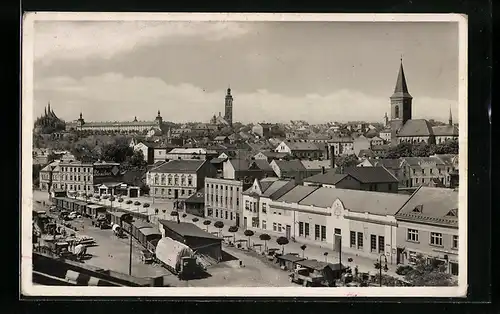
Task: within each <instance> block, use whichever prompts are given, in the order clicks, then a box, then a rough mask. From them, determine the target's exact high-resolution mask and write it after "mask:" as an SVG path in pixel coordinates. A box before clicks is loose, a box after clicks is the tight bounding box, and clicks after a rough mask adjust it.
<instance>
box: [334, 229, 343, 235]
mask: <svg viewBox="0 0 500 314" xmlns="http://www.w3.org/2000/svg"><path fill="white" fill-rule="evenodd" d="M334 232H335V234H336V235H342V231H341V230H340V229H339V228H335V230H334Z"/></svg>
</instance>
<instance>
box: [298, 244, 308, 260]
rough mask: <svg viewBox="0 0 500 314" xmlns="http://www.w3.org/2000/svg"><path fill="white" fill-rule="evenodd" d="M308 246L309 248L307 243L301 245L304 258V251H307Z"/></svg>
mask: <svg viewBox="0 0 500 314" xmlns="http://www.w3.org/2000/svg"><path fill="white" fill-rule="evenodd" d="M306 248H307V245H305V244H302V245H301V246H300V249H301V250H302V258H304V253H305V250H306Z"/></svg>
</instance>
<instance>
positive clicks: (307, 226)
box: [304, 222, 309, 237]
mask: <svg viewBox="0 0 500 314" xmlns="http://www.w3.org/2000/svg"><path fill="white" fill-rule="evenodd" d="M304 226H305V227H304V228H305V230H304V234H305V236H306V237H308V236H309V223H307V222H306V223H305V224H304Z"/></svg>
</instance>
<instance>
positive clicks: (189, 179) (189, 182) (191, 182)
mask: <svg viewBox="0 0 500 314" xmlns="http://www.w3.org/2000/svg"><path fill="white" fill-rule="evenodd" d="M188 185H189V186H192V185H193V178H192V177H191V175H189V176H188ZM207 187H208V184H207Z"/></svg>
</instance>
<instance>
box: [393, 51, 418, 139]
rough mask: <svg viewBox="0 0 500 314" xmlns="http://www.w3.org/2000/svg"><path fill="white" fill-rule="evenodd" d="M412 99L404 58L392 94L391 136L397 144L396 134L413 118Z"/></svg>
mask: <svg viewBox="0 0 500 314" xmlns="http://www.w3.org/2000/svg"><path fill="white" fill-rule="evenodd" d="M412 100H413V97H411V95H410V93H409V92H408V85H407V84H406V77H405V72H404V69H403V58H401V64H400V66H399V73H398V79H397V81H396V87H395V88H394V93H393V94H392V96H391V122H390V124H391V130H392V132H391V137H392V142H393V144H397V143H396V141H397V139H396V135H397V133H398V131H399V130H400V129H401V128H402V127H403V125H404V124H405V123H406V121H408V120H411V111H412Z"/></svg>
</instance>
